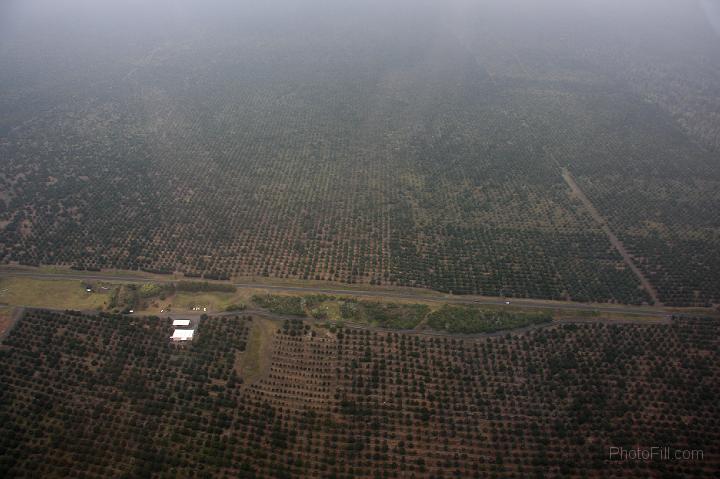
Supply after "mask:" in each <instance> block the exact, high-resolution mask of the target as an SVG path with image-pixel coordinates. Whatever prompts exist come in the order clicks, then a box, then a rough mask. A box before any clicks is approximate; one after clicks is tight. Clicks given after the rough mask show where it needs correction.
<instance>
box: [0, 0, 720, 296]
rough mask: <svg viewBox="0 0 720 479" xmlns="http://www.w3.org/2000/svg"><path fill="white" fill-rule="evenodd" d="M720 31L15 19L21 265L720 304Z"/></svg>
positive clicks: (170, 12)
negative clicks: (588, 204)
mask: <svg viewBox="0 0 720 479" xmlns="http://www.w3.org/2000/svg"><path fill="white" fill-rule="evenodd" d="M717 19H718V2H716V1H712V0H703V1H680V0H631V1H627V0H622V1H621V0H610V1H599V0H597V1H596V0H581V1H577V0H573V1H570V0H549V1H542V2H539V1H530V0H503V1H499V0H498V1H461V0H451V1H443V2H440V1H426V0H423V1H413V2H409V1H404V0H397V1H389V2H388V1H375V0H367V1H357V2H344V1H319V0H303V1H300V0H298V1H270V2H262V3H260V2H230V1H209V2H199V1H188V0H181V1H160V2H140V1H129V2H119V1H117V2H116V1H77V0H71V1H67V2H56V1H38V0H29V1H28V0H26V1H15V0H11V1H5V2H3V3H2V5H0V111H1V112H2V115H0V155H2V158H3V169H4V174H3V175H2V176H0V192H1V194H2V203H0V207H1V208H2V209H1V210H0V215H2V216H1V217H0V225H2V226H3V229H2V230H0V247H1V248H2V249H0V255H2V256H1V257H2V260H3V261H4V262H13V263H22V264H29V265H39V264H61V265H66V266H73V267H76V268H80V269H86V268H90V269H98V268H100V269H102V268H108V267H115V268H120V269H130V270H137V269H145V270H149V271H158V272H173V271H174V272H180V273H184V274H186V275H190V276H200V275H205V276H206V277H210V278H231V277H239V276H253V275H263V276H271V277H280V278H291V277H292V278H300V279H317V280H326V281H327V280H329V281H340V282H346V283H356V282H357V283H372V284H381V285H402V286H419V287H425V288H432V289H437V290H441V291H453V292H459V293H476V294H485V295H503V296H521V297H524V296H530V297H539V298H553V299H575V300H581V301H587V300H595V301H613V302H615V301H617V302H624V303H628V302H629V303H642V302H648V301H656V300H657V299H658V298H660V300H662V301H663V302H667V303H669V304H698V305H704V304H709V303H713V302H717V301H720V286H718V285H719V284H720V281H717V279H718V277H717V274H718V273H717V271H720V259H719V258H718V254H720V253H718V251H720V248H718V244H720V240H719V239H718V237H719V233H718V223H719V221H718V213H717V212H718V211H720V208H718V204H719V203H718V202H719V201H720V192H719V188H718V185H719V184H720V183H718V181H720V177H719V175H720V173H719V172H720V168H718V159H717V155H718V153H717V152H718V150H719V148H720V127H719V125H720V116H719V115H720V113H719V112H720V36H719V35H718V34H717V32H716V27H717ZM563 172H565V173H563ZM563 175H565V176H563ZM568 175H570V176H568ZM572 178H575V181H577V187H578V188H579V189H581V190H582V191H583V192H584V194H585V195H586V197H587V199H588V201H589V202H591V203H592V204H593V205H594V208H596V210H597V214H596V213H595V212H593V211H591V210H589V209H588V208H587V207H586V206H583V205H582V204H581V203H580V201H579V199H578V198H577V194H571V189H570V188H569V187H568V182H570V181H573V180H572ZM603 218H604V219H606V220H607V221H608V225H609V228H610V229H611V230H612V233H613V234H614V235H616V236H617V238H619V239H618V240H617V241H616V240H614V239H613V238H612V237H610V236H608V235H609V233H608V232H607V231H605V230H604V228H605V226H603V223H602V221H604V220H603ZM633 262H634V263H635V264H632V263H633ZM642 275H644V276H645V277H644V278H643V277H642ZM648 284H651V285H652V286H650V287H649V286H647V285H648ZM652 288H654V289H655V290H657V291H652Z"/></svg>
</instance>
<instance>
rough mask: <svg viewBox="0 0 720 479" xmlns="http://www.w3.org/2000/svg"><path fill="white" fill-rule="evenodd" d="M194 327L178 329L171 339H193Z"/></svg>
mask: <svg viewBox="0 0 720 479" xmlns="http://www.w3.org/2000/svg"><path fill="white" fill-rule="evenodd" d="M194 333H195V330H194V329H176V330H175V332H174V333H173V335H172V336H170V339H172V340H173V341H192V338H193V334H194Z"/></svg>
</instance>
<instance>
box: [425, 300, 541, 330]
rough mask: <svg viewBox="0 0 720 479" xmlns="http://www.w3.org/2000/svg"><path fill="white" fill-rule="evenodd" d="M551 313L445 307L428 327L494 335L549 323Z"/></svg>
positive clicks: (431, 315) (430, 316) (435, 314)
mask: <svg viewBox="0 0 720 479" xmlns="http://www.w3.org/2000/svg"><path fill="white" fill-rule="evenodd" d="M550 321H552V316H551V315H550V314H549V313H521V312H510V311H494V310H486V309H480V308H474V307H472V306H451V305H447V304H446V305H444V306H442V307H441V308H440V309H438V310H437V311H433V312H432V313H430V315H429V316H428V326H429V327H430V328H432V329H434V330H437V331H447V332H448V333H463V334H475V333H494V332H497V331H502V330H506V329H516V328H523V327H526V326H532V325H536V324H543V323H549V322H550Z"/></svg>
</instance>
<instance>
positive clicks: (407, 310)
mask: <svg viewBox="0 0 720 479" xmlns="http://www.w3.org/2000/svg"><path fill="white" fill-rule="evenodd" d="M429 311H430V308H429V307H428V306H426V305H424V304H400V303H382V302H375V301H359V300H355V299H346V300H343V301H342V302H341V303H340V316H341V317H342V319H345V320H348V321H354V322H360V323H365V324H370V325H372V326H378V327H382V328H388V329H413V328H415V327H416V326H417V325H418V324H420V322H421V321H422V320H423V319H424V318H425V316H426V315H427V314H428V312H429Z"/></svg>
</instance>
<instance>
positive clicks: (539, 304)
mask: <svg viewBox="0 0 720 479" xmlns="http://www.w3.org/2000/svg"><path fill="white" fill-rule="evenodd" d="M0 277H29V278H34V279H68V280H76V281H108V282H145V283H147V282H151V283H166V282H169V281H174V280H173V279H171V278H167V279H158V278H152V277H148V276H142V275H139V274H138V275H133V274H132V273H123V274H117V275H115V274H113V275H103V274H92V273H83V272H77V273H62V272H58V273H47V272H36V271H28V270H23V269H12V268H2V269H0ZM188 280H192V278H188ZM233 284H234V285H235V286H236V287H238V288H253V289H266V290H272V291H277V292H293V293H306V294H328V295H344V296H367V297H377V298H386V299H403V300H410V301H433V302H438V303H448V304H478V305H492V306H503V307H512V308H528V309H550V310H563V311H591V312H592V311H596V312H600V313H617V314H632V315H636V316H648V317H668V316H671V315H672V313H671V312H669V311H667V310H665V309H663V308H652V307H647V306H628V305H611V304H607V305H602V304H586V303H575V302H570V301H567V302H560V301H542V300H532V299H514V298H508V299H503V298H492V297H482V296H452V295H442V296H431V295H427V294H423V292H424V290H418V292H417V293H415V294H413V292H405V291H397V290H392V289H388V290H360V289H337V288H323V287H315V286H289V285H276V284H267V283H257V282H240V283H233Z"/></svg>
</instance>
